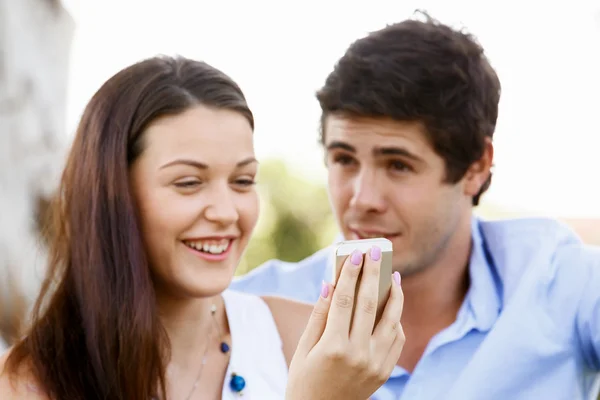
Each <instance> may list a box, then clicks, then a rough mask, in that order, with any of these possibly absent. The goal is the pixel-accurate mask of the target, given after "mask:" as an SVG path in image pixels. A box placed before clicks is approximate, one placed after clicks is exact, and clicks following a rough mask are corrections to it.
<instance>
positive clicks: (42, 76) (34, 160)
mask: <svg viewBox="0 0 600 400" xmlns="http://www.w3.org/2000/svg"><path fill="white" fill-rule="evenodd" d="M73 31H74V21H73V19H72V18H71V17H70V15H69V14H68V13H67V11H66V10H65V9H64V8H63V6H62V4H61V3H60V1H59V0H0V336H3V337H4V339H5V340H6V342H7V343H8V344H10V343H11V342H12V341H13V340H14V339H15V337H16V335H18V329H19V328H20V324H21V323H22V322H23V321H24V319H25V318H26V315H27V311H28V310H29V308H30V305H31V304H32V301H33V300H34V299H35V297H36V294H37V291H38V289H39V284H40V281H41V279H42V277H43V274H44V269H45V263H46V248H45V245H44V244H43V241H42V240H41V235H40V232H39V223H38V217H39V215H40V214H41V213H43V210H42V209H41V208H43V207H44V206H45V205H47V199H48V198H49V197H50V195H51V194H52V193H53V192H54V191H55V189H56V187H57V183H58V178H59V173H60V171H61V169H62V166H63V160H64V154H65V152H64V149H65V145H66V144H67V143H66V142H67V140H66V139H67V135H66V132H65V125H66V124H65V114H66V97H67V80H68V64H69V50H70V46H71V39H72V36H73Z"/></svg>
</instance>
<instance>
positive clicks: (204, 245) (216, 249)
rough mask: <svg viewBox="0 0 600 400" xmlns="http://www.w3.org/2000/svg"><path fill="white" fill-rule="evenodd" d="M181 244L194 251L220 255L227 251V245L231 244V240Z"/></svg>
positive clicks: (198, 241) (196, 241)
mask: <svg viewBox="0 0 600 400" xmlns="http://www.w3.org/2000/svg"><path fill="white" fill-rule="evenodd" d="M183 243H184V244H185V245H186V246H188V247H191V248H192V249H194V250H198V251H202V252H204V253H210V254H221V253H224V252H225V251H226V250H227V248H228V247H229V244H230V243H231V239H222V240H194V241H191V240H184V241H183Z"/></svg>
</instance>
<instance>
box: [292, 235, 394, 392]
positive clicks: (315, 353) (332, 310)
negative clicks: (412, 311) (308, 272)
mask: <svg viewBox="0 0 600 400" xmlns="http://www.w3.org/2000/svg"><path fill="white" fill-rule="evenodd" d="M363 264H364V266H363ZM380 264H381V250H380V249H379V248H377V247H374V248H372V249H371V251H370V252H369V254H368V255H365V256H363V254H362V253H361V252H360V251H355V252H354V253H353V254H352V255H350V256H349V257H348V258H347V259H346V261H345V262H344V265H343V267H342V271H341V274H340V277H339V279H338V281H337V283H336V286H335V288H334V287H333V286H331V285H328V284H324V286H323V290H322V292H321V296H320V298H319V300H318V302H317V304H316V305H315V307H314V310H313V312H312V315H311V317H310V320H309V322H308V325H307V326H306V330H305V331H304V334H303V335H302V337H301V338H300V342H299V343H298V347H297V349H296V353H295V354H294V358H293V359H292V363H291V365H290V371H289V378H288V386H287V393H286V399H287V400H308V399H310V400H337V399H340V400H341V399H343V400H352V399H356V400H365V399H367V398H369V396H371V395H372V394H373V393H374V392H375V391H376V390H377V389H378V388H379V387H380V386H381V385H383V384H384V383H385V382H386V380H387V379H388V378H389V376H390V375H391V373H392V370H393V368H394V366H395V365H396V362H397V361H398V358H399V357H400V353H401V352H402V347H403V346H404V341H405V338H404V332H403V330H402V326H401V325H400V315H401V314H402V306H403V300H404V299H403V295H402V289H401V288H400V276H399V275H398V273H397V272H396V273H395V274H396V276H394V277H393V279H392V289H391V291H390V297H389V300H388V302H387V304H386V307H385V310H384V312H383V315H382V317H381V320H380V321H379V323H378V324H377V326H376V327H375V330H373V325H374V322H375V313H376V309H377V307H376V306H375V307H374V306H373V305H376V304H377V298H378V293H379V271H380V268H379V267H380ZM361 269H362V270H363V275H362V279H361V282H360V287H359V289H358V298H357V299H356V307H354V309H353V305H354V297H355V289H356V284H357V281H358V276H359V274H360V271H361ZM353 315H354V320H353V321H352V329H350V321H351V320H352V318H353Z"/></svg>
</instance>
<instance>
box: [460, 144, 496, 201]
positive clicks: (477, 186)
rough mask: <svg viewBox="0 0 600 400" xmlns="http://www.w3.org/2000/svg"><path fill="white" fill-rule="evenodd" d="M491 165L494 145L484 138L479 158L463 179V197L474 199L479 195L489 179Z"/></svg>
mask: <svg viewBox="0 0 600 400" xmlns="http://www.w3.org/2000/svg"><path fill="white" fill-rule="evenodd" d="M493 163H494V145H493V143H492V140H491V139H490V138H486V139H485V147H484V149H483V154H482V156H481V158H479V160H477V161H475V162H474V163H473V164H471V166H470V167H469V169H468V170H467V172H466V173H465V176H464V178H463V182H464V193H465V195H467V196H469V197H474V196H476V195H477V194H479V192H480V191H481V188H482V187H483V185H484V184H485V182H486V181H487V180H488V178H489V177H490V174H491V171H492V165H493Z"/></svg>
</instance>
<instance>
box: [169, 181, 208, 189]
mask: <svg viewBox="0 0 600 400" xmlns="http://www.w3.org/2000/svg"><path fill="white" fill-rule="evenodd" d="M201 183H202V182H200V181H198V180H188V181H179V182H175V186H177V187H178V188H184V189H186V188H187V189H189V188H193V187H196V186H198V185H200V184H201Z"/></svg>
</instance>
